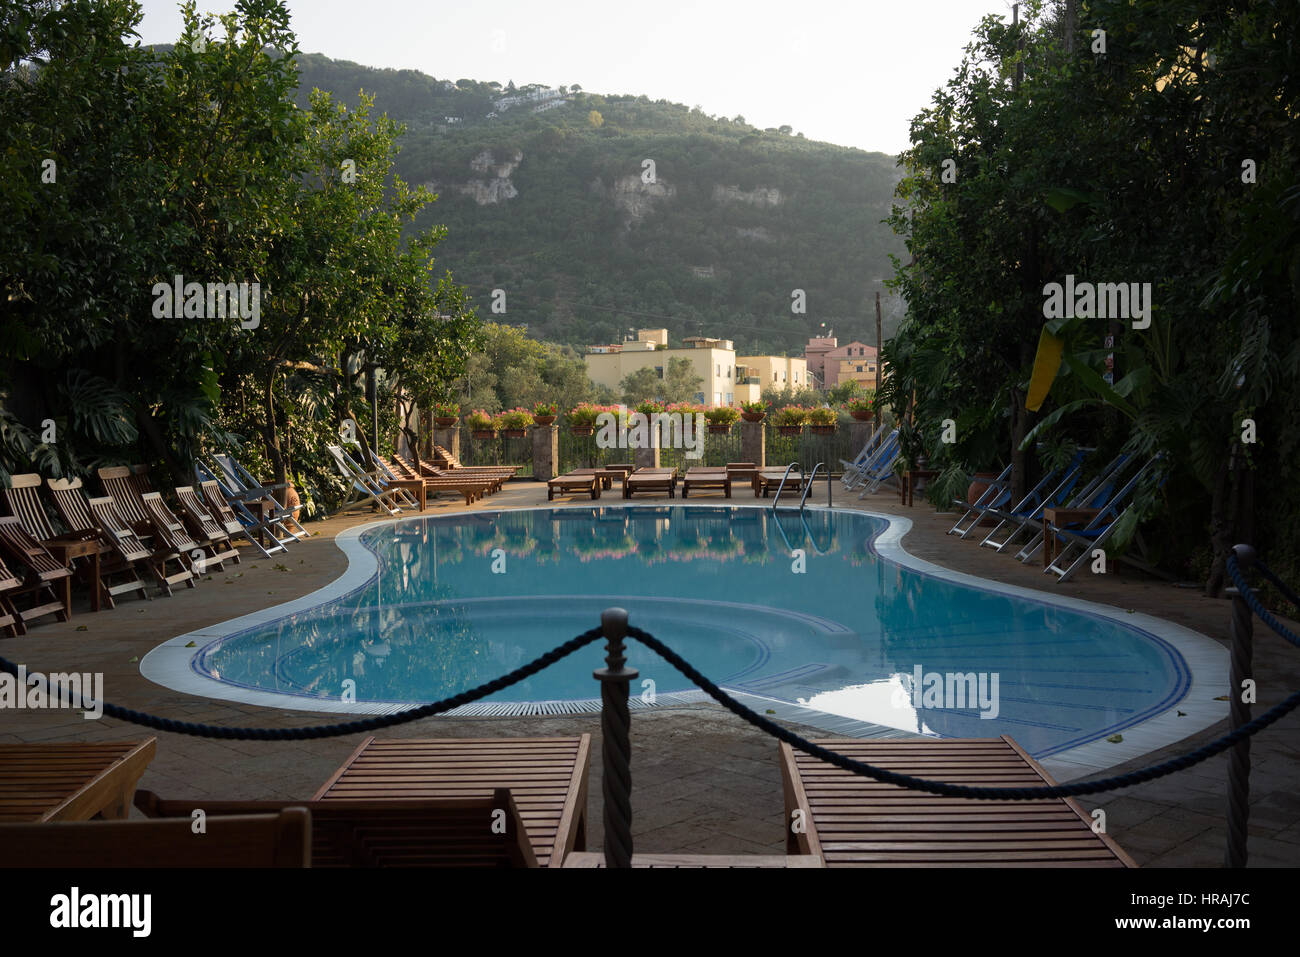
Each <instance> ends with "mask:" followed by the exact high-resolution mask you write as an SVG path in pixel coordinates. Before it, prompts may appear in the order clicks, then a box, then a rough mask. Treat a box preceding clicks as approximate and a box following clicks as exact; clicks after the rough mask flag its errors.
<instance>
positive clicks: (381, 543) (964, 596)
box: [142, 505, 1221, 757]
mask: <svg viewBox="0 0 1300 957" xmlns="http://www.w3.org/2000/svg"><path fill="white" fill-rule="evenodd" d="M904 525H905V520H901V521H900V520H897V519H894V520H890V519H888V518H885V517H881V516H873V515H869V514H866V513H862V512H853V511H842V510H828V509H816V510H807V511H804V512H802V513H800V512H797V511H794V510H782V511H780V512H775V513H774V512H772V511H771V510H770V509H766V508H759V507H730V506H728V507H715V506H707V505H671V506H630V507H622V506H614V507H594V508H587V507H579V508H574V507H560V508H544V509H524V510H517V511H508V512H500V513H492V512H474V513H459V514H454V515H448V516H438V517H416V518H409V519H403V520H399V521H397V522H391V521H390V522H383V523H378V524H375V525H371V526H368V527H366V528H364V529H360V530H353V533H345V535H344V536H340V544H341V545H342V546H343V547H344V548H345V550H346V551H348V552H349V556H350V559H351V565H350V568H349V572H348V574H347V575H345V576H344V578H343V579H340V580H339V581H338V582H336V583H334V585H333V586H331V587H330V588H329V589H326V590H324V591H323V592H318V593H316V594H315V595H312V596H307V598H306V599H303V600H301V601H299V602H294V603H290V605H287V606H281V607H280V608H276V609H269V610H268V611H266V612H262V613H258V614H257V615H254V616H249V617H248V618H245V619H240V620H238V621H236V622H232V623H228V626H227V627H224V628H219V629H209V630H207V631H204V632H199V633H195V634H191V635H186V636H180V638H178V639H175V640H173V642H169V643H168V646H170V647H171V649H172V656H171V661H170V664H168V663H167V662H165V661H163V660H162V659H160V658H155V656H156V655H158V654H159V652H162V651H163V649H157V650H155V652H152V653H151V654H150V655H149V656H147V658H146V660H145V662H144V663H143V664H142V670H143V671H144V672H145V674H146V676H148V677H151V678H153V679H154V680H156V681H160V683H163V684H168V685H169V686H172V687H182V686H183V690H188V691H191V692H194V691H196V690H198V689H200V688H201V689H204V690H201V691H198V693H202V694H205V695H207V696H209V697H234V698H237V699H238V700H251V701H260V702H262V703H270V702H271V701H274V702H275V703H276V705H277V706H282V707H283V706H289V707H299V708H304V709H312V710H337V711H364V712H385V711H392V710H398V709H400V708H402V707H405V706H408V705H410V704H413V703H418V702H423V701H429V700H435V699H438V698H443V697H446V696H449V695H451V694H454V693H455V692H458V691H461V690H464V689H466V688H469V687H472V686H474V685H477V684H480V683H482V682H483V681H486V680H488V679H490V678H493V677H495V676H497V675H499V674H501V673H503V672H506V671H509V670H511V669H513V668H516V667H518V666H519V665H521V664H523V663H525V662H527V661H529V660H531V659H533V658H535V657H536V656H538V655H539V654H541V653H543V652H544V651H547V650H549V649H550V648H552V647H554V646H555V645H556V644H559V643H560V642H561V641H563V640H565V639H567V638H570V637H572V636H573V635H575V634H578V633H579V632H583V631H586V630H588V629H589V628H592V627H593V626H594V625H595V624H596V623H597V622H598V621H599V615H600V612H601V610H602V609H604V608H606V607H609V606H611V605H619V606H622V607H624V608H626V609H627V610H628V612H629V614H630V620H631V621H632V622H633V623H634V624H637V625H639V626H640V627H642V628H645V629H646V630H648V631H649V632H651V633H652V634H654V635H656V636H657V637H659V638H660V639H661V640H663V641H664V642H666V643H667V644H669V645H670V646H671V647H673V648H674V649H675V650H676V651H678V652H679V653H680V654H681V655H682V656H683V657H685V658H686V659H687V660H688V661H690V662H692V663H693V664H694V665H695V666H696V667H697V668H699V669H700V670H701V671H702V672H703V673H705V674H707V675H709V676H710V677H711V678H712V679H713V680H714V681H716V682H717V683H719V684H720V685H722V686H723V687H725V688H727V689H729V690H733V691H735V692H737V693H741V694H744V695H746V696H748V697H747V699H746V700H748V701H749V703H751V705H753V704H755V703H756V702H758V703H762V702H771V703H773V704H776V705H788V706H791V707H796V708H798V709H801V711H800V713H801V714H808V715H826V716H830V717H832V718H834V719H836V720H834V721H832V722H831V723H830V724H829V725H826V726H828V727H836V728H839V727H842V726H843V724H844V722H846V721H847V722H860V723H863V724H864V725H870V726H883V727H886V728H893V729H897V730H899V731H907V732H913V733H919V734H924V735H933V736H942V737H987V736H991V735H997V734H1010V735H1012V736H1013V737H1015V739H1016V740H1017V741H1018V742H1019V743H1020V744H1021V745H1022V746H1023V747H1024V748H1025V749H1026V750H1027V751H1029V752H1030V753H1031V754H1033V755H1035V756H1037V757H1043V756H1047V755H1052V754H1057V753H1059V752H1063V751H1066V750H1069V749H1077V748H1079V747H1080V746H1082V745H1087V744H1088V743H1090V742H1097V741H1099V740H1102V739H1106V738H1108V737H1110V736H1112V735H1115V734H1117V733H1119V732H1121V731H1124V730H1125V729H1128V728H1133V727H1135V726H1137V725H1140V724H1142V723H1143V722H1147V721H1149V720H1150V719H1152V718H1154V717H1156V716H1157V715H1162V716H1165V717H1166V718H1168V717H1169V716H1171V714H1173V713H1175V712H1177V710H1178V709H1179V707H1182V709H1183V710H1184V711H1186V709H1187V707H1189V706H1188V705H1186V702H1187V701H1188V698H1189V692H1190V690H1191V688H1192V686H1193V683H1194V680H1193V679H1194V675H1193V670H1194V669H1193V668H1191V667H1189V664H1188V660H1187V659H1188V649H1189V647H1193V646H1195V645H1196V641H1195V639H1197V638H1199V639H1200V641H1202V642H1206V643H1208V644H1210V645H1213V643H1212V642H1209V640H1208V639H1204V638H1203V637H1202V636H1196V635H1195V633H1193V632H1186V631H1185V630H1179V629H1174V630H1173V631H1172V632H1171V631H1170V629H1169V628H1168V627H1160V628H1156V627H1153V626H1151V622H1154V621H1155V620H1154V619H1143V621H1142V626H1139V625H1138V624H1137V619H1134V620H1133V621H1126V620H1120V617H1118V616H1122V615H1123V613H1122V612H1118V613H1117V610H1116V609H1106V608H1103V607H1102V606H1089V605H1086V604H1084V603H1082V602H1070V601H1068V600H1064V601H1063V600H1060V599H1056V598H1054V597H1050V596H1044V595H1042V594H1040V593H1037V592H1028V591H1025V590H1022V589H1013V588H1007V587H1004V586H993V585H992V583H989V582H981V581H979V580H977V579H970V578H968V577H966V576H960V575H954V574H952V573H944V572H942V570H939V569H937V568H935V567H933V566H926V565H925V564H924V563H921V562H916V561H915V560H909V557H907V556H906V554H905V553H904V552H902V550H901V548H899V547H898V544H897V541H898V539H899V538H901V535H902V531H903V527H904ZM954 547H961V546H958V545H957V544H956V543H955V542H954ZM1117 615H1118V616H1117ZM1158 631H1159V632H1162V633H1157V632H1158ZM1180 632H1181V633H1180ZM181 639H188V640H189V641H192V642H193V644H194V646H195V647H194V648H190V649H188V650H186V651H184V657H185V661H186V664H187V667H188V671H189V674H188V675H187V676H184V677H183V680H182V677H181V676H179V675H178V669H177V666H176V652H175V649H176V645H177V642H180V641H181ZM187 643H189V642H187ZM168 646H164V647H168ZM1217 647H1218V646H1217V645H1214V648H1216V649H1217ZM601 648H602V646H599V645H592V646H589V647H588V648H587V649H584V650H583V651H580V652H578V653H577V654H576V655H573V656H571V657H570V658H568V659H566V660H564V661H562V662H560V663H558V664H557V665H554V666H552V667H551V668H550V669H547V670H546V671H544V672H542V673H540V674H538V675H535V676H533V677H532V678H530V679H528V680H527V681H524V682H521V683H520V684H518V685H515V686H514V687H511V688H509V689H506V690H505V691H503V692H500V693H499V694H497V695H495V696H493V698H492V699H490V700H489V702H487V703H486V704H485V705H483V706H480V709H479V711H478V713H511V712H515V713H517V712H519V711H530V710H531V711H539V710H540V711H546V710H575V709H585V708H590V707H593V706H594V701H593V700H592V699H595V698H596V697H597V696H598V694H599V691H598V688H597V687H596V683H595V681H594V680H593V679H592V677H591V672H592V669H593V668H594V667H598V666H600V664H601V661H600V656H601V655H602V654H603V651H602V650H600V649H601ZM1219 650H1220V651H1221V649H1219ZM1196 652H1197V654H1201V655H1202V657H1203V658H1204V655H1207V654H1208V655H1209V658H1206V659H1204V660H1203V661H1202V662H1201V665H1202V666H1204V665H1205V662H1206V661H1211V659H1212V661H1211V664H1213V665H1214V667H1216V668H1217V667H1218V664H1221V662H1220V661H1219V657H1221V656H1215V655H1214V652H1213V650H1212V649H1208V648H1196ZM1193 657H1195V655H1194V656H1193ZM150 659H153V661H152V662H151V660H150ZM629 665H630V666H631V667H635V668H637V669H639V670H640V672H641V675H640V678H639V679H638V683H637V685H634V687H633V689H632V690H633V694H634V695H641V696H642V697H643V698H644V699H645V700H646V701H650V700H652V698H653V699H659V698H668V699H669V700H680V697H677V698H675V697H674V696H681V695H683V694H686V695H689V693H690V692H691V688H690V685H689V683H688V682H687V681H685V679H683V678H682V677H681V676H680V675H678V674H677V673H676V672H675V671H674V670H673V669H671V668H670V667H668V666H667V665H666V664H664V663H663V662H662V661H661V660H660V659H659V658H658V657H657V656H655V655H654V654H653V653H651V652H649V651H647V650H646V649H644V648H643V647H642V646H640V645H639V644H637V643H636V642H632V643H631V651H630V654H629ZM647 682H651V683H652V684H649V683H647ZM268 696H269V697H268ZM1212 710H1214V709H1212ZM803 720H808V719H807V718H804V719H803ZM810 723H814V724H816V723H817V722H816V721H815V720H812V721H810ZM1190 724H1191V723H1190V722H1189V725H1190ZM1193 730H1196V728H1194V727H1190V726H1189V727H1188V728H1187V731H1186V732H1185V733H1190V732H1191V731H1193ZM1116 753H1117V754H1118V753H1119V752H1116Z"/></svg>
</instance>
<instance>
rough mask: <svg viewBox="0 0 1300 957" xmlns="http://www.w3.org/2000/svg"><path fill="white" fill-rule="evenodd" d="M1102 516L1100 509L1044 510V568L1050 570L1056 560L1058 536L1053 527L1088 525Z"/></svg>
mask: <svg viewBox="0 0 1300 957" xmlns="http://www.w3.org/2000/svg"><path fill="white" fill-rule="evenodd" d="M1100 514H1101V509H1099V508H1045V509H1043V567H1044V568H1050V567H1051V566H1052V562H1053V561H1055V560H1056V536H1055V535H1053V534H1052V526H1053V525H1055V526H1056V527H1057V528H1061V527H1063V526H1065V525H1071V524H1075V523H1078V522H1083V523H1087V522H1088V521H1091V520H1092V519H1094V518H1096V517H1097V516H1098V515H1100Z"/></svg>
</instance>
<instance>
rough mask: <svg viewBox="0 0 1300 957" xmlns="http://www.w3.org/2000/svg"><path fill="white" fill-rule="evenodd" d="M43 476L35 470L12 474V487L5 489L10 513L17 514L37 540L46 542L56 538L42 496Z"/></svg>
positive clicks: (24, 526)
mask: <svg viewBox="0 0 1300 957" xmlns="http://www.w3.org/2000/svg"><path fill="white" fill-rule="evenodd" d="M40 488H41V477H40V476H39V475H37V474H36V473H35V472H30V473H28V474H26V475H13V476H10V487H9V488H7V489H5V490H4V496H5V501H6V503H7V504H8V505H9V513H10V514H11V515H16V516H17V517H18V519H19V521H21V522H22V523H23V528H25V529H27V531H28V532H29V533H30V534H31V535H32V537H33V538H35V539H36V540H37V541H41V542H45V541H49V540H50V539H51V538H54V537H55V535H56V533H55V531H54V526H53V525H51V524H50V517H49V516H48V515H47V514H46V513H45V505H44V503H42V502H41V496H40Z"/></svg>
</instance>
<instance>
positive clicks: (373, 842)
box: [135, 788, 538, 867]
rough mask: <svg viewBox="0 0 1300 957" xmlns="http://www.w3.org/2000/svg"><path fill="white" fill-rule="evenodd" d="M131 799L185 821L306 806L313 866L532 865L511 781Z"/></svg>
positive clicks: (157, 815) (148, 811)
mask: <svg viewBox="0 0 1300 957" xmlns="http://www.w3.org/2000/svg"><path fill="white" fill-rule="evenodd" d="M135 806H136V807H137V808H138V809H139V810H140V811H141V812H142V813H144V814H145V815H146V816H147V817H149V818H152V819H162V820H167V819H183V820H184V821H186V822H187V823H188V822H189V821H190V819H191V816H192V815H193V813H194V811H195V810H196V809H202V811H203V812H204V814H205V815H206V816H207V819H208V820H209V821H211V820H220V819H222V818H223V817H225V816H226V815H231V814H238V815H245V814H274V813H277V812H278V811H280V810H281V809H283V808H288V807H303V808H306V809H307V811H308V812H310V814H311V864H312V867H537V866H538V865H537V855H536V854H535V853H534V852H533V847H532V844H531V843H530V842H529V840H528V833H527V830H526V828H525V825H524V820H523V816H522V815H521V814H520V811H519V807H518V805H517V804H516V802H515V800H514V798H513V797H512V795H511V793H510V789H509V788H496V789H495V790H494V791H493V792H492V793H491V794H490V795H485V796H477V795H473V796H464V797H438V798H432V797H431V798H423V799H419V800H402V799H400V798H399V799H382V798H380V799H362V800H336V801H210V800H207V799H202V800H199V799H190V800H176V799H172V800H163V799H161V798H159V797H158V796H157V795H156V794H154V793H153V792H151V791H136V792H135ZM530 810H531V809H530Z"/></svg>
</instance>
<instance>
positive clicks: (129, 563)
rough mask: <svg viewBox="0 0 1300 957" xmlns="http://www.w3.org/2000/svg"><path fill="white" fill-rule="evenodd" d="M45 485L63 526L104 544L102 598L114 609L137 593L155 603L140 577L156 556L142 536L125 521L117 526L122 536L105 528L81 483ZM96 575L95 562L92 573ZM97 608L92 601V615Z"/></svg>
mask: <svg viewBox="0 0 1300 957" xmlns="http://www.w3.org/2000/svg"><path fill="white" fill-rule="evenodd" d="M45 484H46V486H47V487H48V488H49V490H50V495H51V496H52V497H53V499H54V508H55V509H56V510H57V511H58V513H59V517H60V518H62V519H63V524H64V525H66V526H67V527H68V528H69V529H70V530H71V533H72V534H74V535H82V536H85V537H87V538H89V537H90V536H97V537H98V539H99V541H100V543H101V544H102V545H103V547H104V548H105V549H106V550H107V554H108V556H109V558H108V560H107V561H105V559H104V556H103V554H101V556H100V561H99V570H98V575H99V580H100V586H101V592H102V598H103V600H104V602H105V603H107V605H108V607H109V608H113V607H114V601H113V599H114V598H115V597H116V596H117V595H120V594H123V593H126V592H132V591H137V590H138V591H139V592H140V597H141V598H143V599H144V600H145V601H153V598H152V597H151V596H150V595H149V591H148V589H147V588H146V587H145V583H144V579H142V578H141V577H140V574H139V569H140V568H141V567H143V568H144V570H145V571H146V572H147V573H149V572H151V571H152V569H151V567H150V565H149V560H150V558H151V557H152V555H153V552H152V551H151V550H150V549H149V547H148V546H147V545H145V544H144V542H142V541H141V540H140V538H139V536H137V535H136V534H135V532H134V531H132V530H131V529H130V528H128V527H127V526H126V523H125V521H123V520H119V521H118V523H117V525H118V528H119V529H120V531H121V532H122V534H121V535H116V534H113V533H112V532H110V531H109V530H108V529H105V528H104V527H102V526H101V525H100V524H99V521H98V519H96V518H95V516H94V514H93V513H92V512H91V510H90V504H89V502H88V501H87V499H86V493H85V491H84V489H82V487H81V479H79V478H76V479H46V480H45ZM93 571H94V568H93V561H92V573H93ZM114 577H118V578H120V579H121V581H120V582H118V583H116V584H114V583H112V582H111V581H110V579H111V578H114ZM95 605H96V602H95V601H94V598H93V597H92V599H91V603H90V607H91V610H92V611H93V610H97V609H96V607H95Z"/></svg>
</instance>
